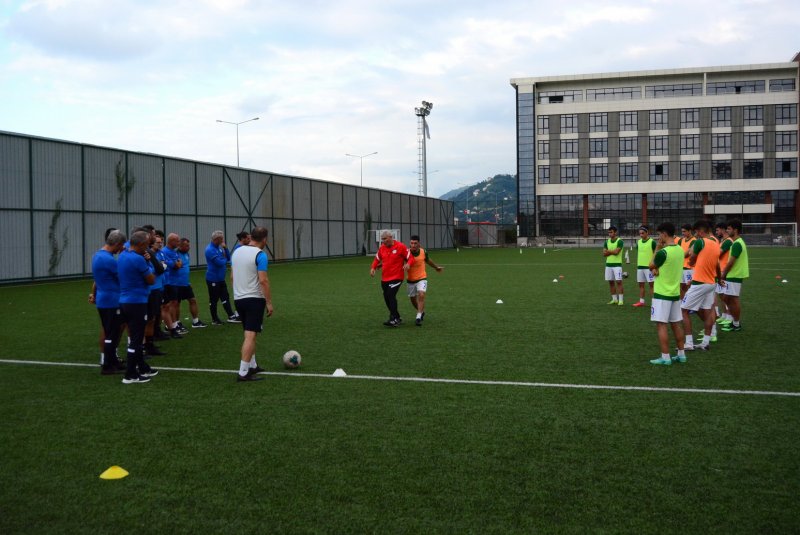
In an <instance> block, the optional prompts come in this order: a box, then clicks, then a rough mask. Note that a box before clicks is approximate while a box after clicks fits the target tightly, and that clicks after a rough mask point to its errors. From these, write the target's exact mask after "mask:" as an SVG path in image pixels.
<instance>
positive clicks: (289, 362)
mask: <svg viewBox="0 0 800 535" xmlns="http://www.w3.org/2000/svg"><path fill="white" fill-rule="evenodd" d="M301 362H302V358H301V357H300V353H298V352H297V351H295V350H294V349H290V350H289V351H287V352H286V353H284V354H283V365H284V366H285V367H286V368H287V369H290V370H291V369H294V368H299V367H300V363H301Z"/></svg>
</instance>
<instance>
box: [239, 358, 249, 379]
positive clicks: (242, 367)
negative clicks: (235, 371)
mask: <svg viewBox="0 0 800 535" xmlns="http://www.w3.org/2000/svg"><path fill="white" fill-rule="evenodd" d="M249 369H250V364H249V363H247V362H245V361H241V362H240V363H239V375H240V376H242V377H244V376H245V375H247V371H248V370H249Z"/></svg>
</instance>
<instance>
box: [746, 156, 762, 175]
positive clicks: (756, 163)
mask: <svg viewBox="0 0 800 535" xmlns="http://www.w3.org/2000/svg"><path fill="white" fill-rule="evenodd" d="M743 174H744V178H764V160H745V161H744V172H743Z"/></svg>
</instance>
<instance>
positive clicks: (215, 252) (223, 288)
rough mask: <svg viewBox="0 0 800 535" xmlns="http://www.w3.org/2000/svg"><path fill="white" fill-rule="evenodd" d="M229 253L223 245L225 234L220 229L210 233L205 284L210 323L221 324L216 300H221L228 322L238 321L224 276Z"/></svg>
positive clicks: (229, 259)
mask: <svg viewBox="0 0 800 535" xmlns="http://www.w3.org/2000/svg"><path fill="white" fill-rule="evenodd" d="M230 261H231V254H230V253H229V252H228V247H227V246H226V245H225V235H224V234H223V232H222V231H221V230H215V231H214V232H212V233H211V243H209V244H208V246H207V247H206V286H207V287H208V307H209V309H210V310H211V325H222V322H221V321H220V319H219V316H218V315H217V302H218V301H221V302H222V307H223V308H224V309H225V312H226V313H227V314H228V323H240V320H239V316H238V314H236V313H235V312H234V311H233V308H231V303H230V296H229V295H228V285H227V284H226V283H225V276H226V275H227V273H228V263H229V262H230Z"/></svg>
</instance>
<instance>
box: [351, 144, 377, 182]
mask: <svg viewBox="0 0 800 535" xmlns="http://www.w3.org/2000/svg"><path fill="white" fill-rule="evenodd" d="M376 154H378V152H377V151H375V152H370V153H369V154H365V155H363V156H359V155H358V154H350V153H349V152H348V153H347V154H345V156H352V157H353V158H358V159H359V160H360V161H361V187H362V188H363V187H364V158H366V157H367V156H374V155H376Z"/></svg>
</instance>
